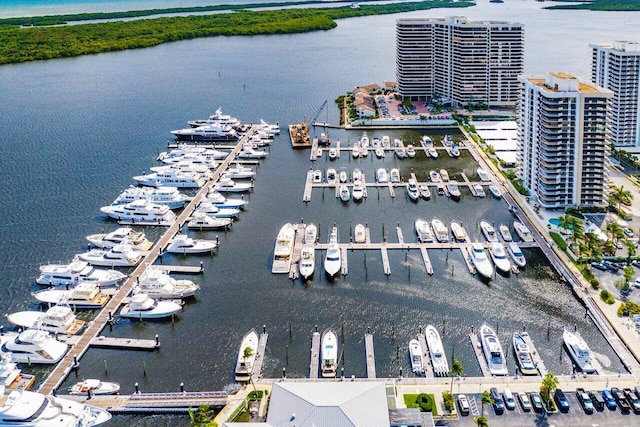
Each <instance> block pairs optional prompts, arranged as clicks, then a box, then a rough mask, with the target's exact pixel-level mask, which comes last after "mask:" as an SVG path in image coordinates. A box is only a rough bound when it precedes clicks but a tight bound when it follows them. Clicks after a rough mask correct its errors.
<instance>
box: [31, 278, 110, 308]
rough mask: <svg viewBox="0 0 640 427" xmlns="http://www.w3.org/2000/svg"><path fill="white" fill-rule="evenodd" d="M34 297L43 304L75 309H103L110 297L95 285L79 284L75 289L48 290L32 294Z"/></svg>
mask: <svg viewBox="0 0 640 427" xmlns="http://www.w3.org/2000/svg"><path fill="white" fill-rule="evenodd" d="M31 295H33V297H34V298H35V299H36V300H38V301H39V302H40V303H42V304H47V305H54V304H58V303H61V304H67V305H69V306H70V307H73V308H88V309H91V308H102V307H104V306H105V304H106V303H107V302H108V301H109V295H107V294H105V293H103V292H100V288H98V286H96V285H95V284H93V283H88V282H83V283H79V284H78V285H77V286H76V287H75V288H73V289H69V290H66V289H48V290H45V291H40V292H35V293H32V294H31Z"/></svg>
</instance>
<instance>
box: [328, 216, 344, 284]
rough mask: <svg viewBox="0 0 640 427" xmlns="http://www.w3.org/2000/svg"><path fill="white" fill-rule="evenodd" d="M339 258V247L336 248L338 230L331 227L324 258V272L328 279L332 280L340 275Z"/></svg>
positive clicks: (340, 263) (340, 264) (340, 261)
mask: <svg viewBox="0 0 640 427" xmlns="http://www.w3.org/2000/svg"><path fill="white" fill-rule="evenodd" d="M341 256H342V255H341V253H340V246H338V228H337V227H333V228H332V229H331V235H330V237H329V247H328V248H327V252H326V253H325V257H324V271H325V272H326V273H327V276H329V278H333V277H335V276H336V275H337V274H338V273H340V268H341V267H342V260H341Z"/></svg>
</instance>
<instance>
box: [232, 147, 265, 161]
mask: <svg viewBox="0 0 640 427" xmlns="http://www.w3.org/2000/svg"><path fill="white" fill-rule="evenodd" d="M268 154H269V153H267V152H266V151H264V150H256V149H254V148H253V147H248V146H245V147H243V148H242V150H240V152H239V153H238V159H254V160H257V159H264V158H265V157H267V155H268Z"/></svg>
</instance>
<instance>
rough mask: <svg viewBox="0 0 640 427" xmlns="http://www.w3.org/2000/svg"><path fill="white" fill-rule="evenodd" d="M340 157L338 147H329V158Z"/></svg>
mask: <svg viewBox="0 0 640 427" xmlns="http://www.w3.org/2000/svg"><path fill="white" fill-rule="evenodd" d="M337 158H338V149H337V148H335V147H331V148H329V160H335V159H337Z"/></svg>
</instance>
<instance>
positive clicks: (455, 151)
mask: <svg viewBox="0 0 640 427" xmlns="http://www.w3.org/2000/svg"><path fill="white" fill-rule="evenodd" d="M447 153H449V156H450V157H460V149H459V148H458V145H457V144H455V143H453V144H451V147H449V149H448V150H447Z"/></svg>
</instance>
